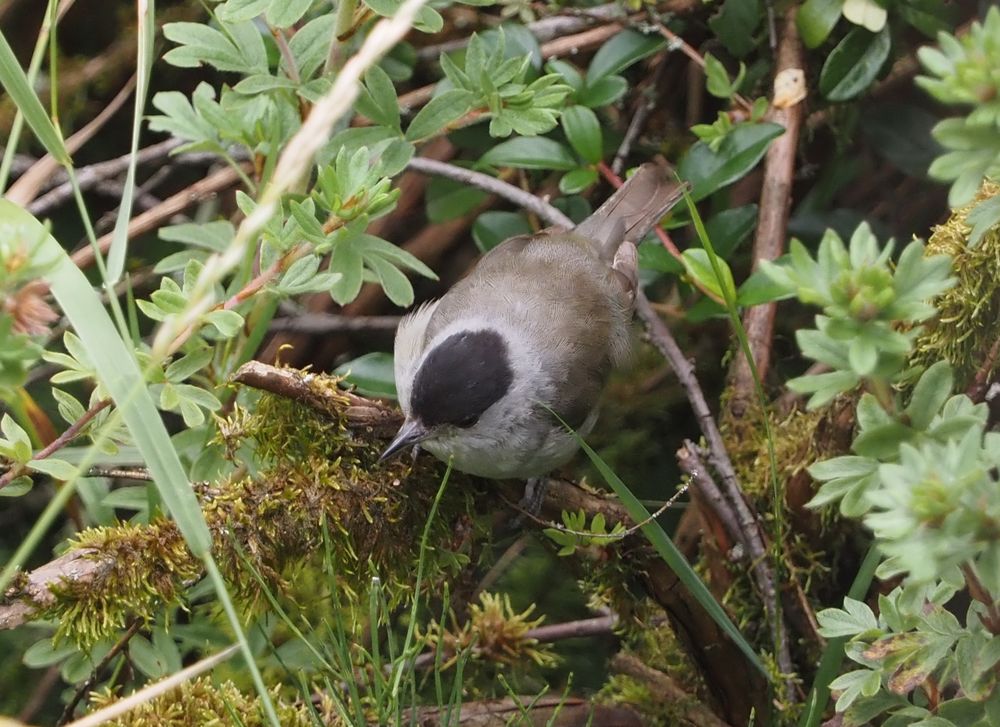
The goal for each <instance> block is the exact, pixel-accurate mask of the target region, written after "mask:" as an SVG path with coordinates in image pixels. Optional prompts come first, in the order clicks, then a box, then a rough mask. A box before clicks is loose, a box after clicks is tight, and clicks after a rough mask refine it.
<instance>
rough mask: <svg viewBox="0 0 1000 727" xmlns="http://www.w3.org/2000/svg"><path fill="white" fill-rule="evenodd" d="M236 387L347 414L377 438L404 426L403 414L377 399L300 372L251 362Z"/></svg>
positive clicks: (236, 376)
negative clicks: (260, 391) (368, 397)
mask: <svg viewBox="0 0 1000 727" xmlns="http://www.w3.org/2000/svg"><path fill="white" fill-rule="evenodd" d="M233 381H234V382H235V383H239V384H244V385H246V386H252V387H254V388H255V389H261V390H263V391H270V392H272V393H274V394H278V395H279V396H283V397H285V398H286V399H293V400H294V401H298V402H301V403H302V404H305V405H306V406H308V407H310V408H312V409H315V410H316V411H320V412H324V413H326V414H333V413H343V414H344V415H345V416H346V418H347V422H348V424H349V425H350V426H352V427H358V428H365V429H370V430H371V431H372V433H373V434H374V435H375V436H377V437H391V436H392V435H393V434H395V433H396V430H397V429H399V425H400V424H402V423H403V417H402V415H401V414H400V412H399V410H398V409H396V408H395V407H393V406H389V405H388V404H382V403H381V402H378V401H375V400H373V399H365V398H364V397H361V396H358V395H356V394H352V393H351V392H349V391H342V390H340V389H337V388H336V387H333V386H330V378H329V377H323V378H322V379H321V378H320V377H318V376H317V375H316V374H311V373H306V372H304V371H299V370H297V369H281V368H277V367H275V366H268V365H267V364H264V363H261V362H259V361H248V362H247V363H245V364H243V365H242V366H241V367H240V368H239V369H238V370H237V371H236V373H235V374H233Z"/></svg>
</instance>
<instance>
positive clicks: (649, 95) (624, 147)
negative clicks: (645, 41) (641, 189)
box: [611, 61, 667, 177]
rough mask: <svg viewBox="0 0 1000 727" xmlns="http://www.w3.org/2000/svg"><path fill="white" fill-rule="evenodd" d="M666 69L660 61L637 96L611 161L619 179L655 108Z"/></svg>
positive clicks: (665, 65)
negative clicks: (634, 107) (647, 85)
mask: <svg viewBox="0 0 1000 727" xmlns="http://www.w3.org/2000/svg"><path fill="white" fill-rule="evenodd" d="M666 67H667V64H666V63H664V62H662V61H661V62H660V64H659V65H658V66H657V67H656V72H655V73H654V74H653V79H652V81H651V82H650V84H649V87H648V88H646V89H645V90H644V91H643V92H642V93H641V94H640V95H639V99H638V106H637V107H636V110H635V113H634V114H632V120H631V121H629V124H628V129H626V130H625V136H624V137H623V138H622V143H621V144H619V145H618V150H617V151H616V152H615V157H614V159H613V160H612V161H611V171H612V172H614V173H615V174H617V175H618V176H619V177H620V176H621V174H622V171H623V170H624V169H625V160H626V159H627V158H628V155H629V153H630V152H631V151H632V145H633V144H634V143H635V140H636V139H638V138H639V134H641V133H642V129H643V127H645V125H646V119H648V118H649V115H650V114H651V113H652V112H653V109H655V108H656V100H657V97H658V93H659V87H660V80H661V79H662V78H663V72H664V69H665V68H666Z"/></svg>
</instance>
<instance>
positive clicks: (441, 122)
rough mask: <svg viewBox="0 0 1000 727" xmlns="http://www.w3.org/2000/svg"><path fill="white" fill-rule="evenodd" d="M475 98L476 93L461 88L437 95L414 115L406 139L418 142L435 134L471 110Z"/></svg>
mask: <svg viewBox="0 0 1000 727" xmlns="http://www.w3.org/2000/svg"><path fill="white" fill-rule="evenodd" d="M475 100H476V97H475V95H474V94H472V93H470V92H469V91H466V90H465V89H461V88H452V89H449V90H447V91H445V92H443V93H441V94H440V95H438V96H435V97H434V98H432V99H431V100H430V101H429V102H428V103H427V105H426V106H424V107H423V108H422V109H420V111H419V112H417V115H416V116H414V117H413V121H411V122H410V125H409V127H407V129H406V140H407V141H412V142H417V141H422V140H424V139H428V138H430V137H432V136H435V135H436V134H438V133H440V132H441V131H443V130H444V129H445V128H446V127H447V126H448V124H451V123H452V122H454V121H457V120H458V119H460V118H462V117H463V116H465V114H467V113H468V112H469V111H471V110H472V104H473V103H474V102H475Z"/></svg>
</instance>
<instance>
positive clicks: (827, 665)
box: [799, 543, 882, 727]
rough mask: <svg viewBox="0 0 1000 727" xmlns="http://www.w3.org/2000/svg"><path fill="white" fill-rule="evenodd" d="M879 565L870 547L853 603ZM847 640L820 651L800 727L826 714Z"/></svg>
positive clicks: (812, 725)
mask: <svg viewBox="0 0 1000 727" xmlns="http://www.w3.org/2000/svg"><path fill="white" fill-rule="evenodd" d="M881 561H882V553H881V552H879V549H878V546H876V545H875V544H874V543H872V544H871V545H870V546H869V547H868V552H867V553H866V554H865V559H864V560H863V561H862V562H861V567H860V568H858V572H857V574H856V575H855V576H854V582H853V583H852V584H851V588H850V590H849V591H848V593H847V595H848V596H849V597H851V598H853V599H855V600H856V601H860V600H862V599H864V597H865V594H866V593H867V592H868V587H869V586H870V585H871V584H872V579H873V578H874V577H875V569H876V568H878V564H879V563H880V562H881ZM846 641H847V638H846V637H843V636H842V637H839V638H836V639H830V640H829V641H828V642H826V648H825V649H823V656H821V657H820V660H819V666H818V667H817V669H816V677H815V678H814V679H813V685H812V689H810V690H809V698H808V699H807V700H806V708H805V711H804V712H803V713H802V718H801V719H800V720H799V727H818V725H819V723H820V720H821V719H822V718H823V712H825V711H826V704H827V702H828V701H829V700H830V682H832V681H833V680H834V679H835V678H836V677H837V675H838V674H839V673H840V664H841V662H842V661H843V659H844V643H845V642H846Z"/></svg>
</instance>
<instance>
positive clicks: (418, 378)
mask: <svg viewBox="0 0 1000 727" xmlns="http://www.w3.org/2000/svg"><path fill="white" fill-rule="evenodd" d="M682 195H683V192H682V187H681V184H680V183H679V182H677V181H676V180H675V179H674V177H673V175H672V174H671V170H670V168H669V167H668V166H667V165H666V164H665V163H661V162H647V163H645V164H643V165H641V166H640V167H639V168H638V169H637V170H636V172H635V173H634V174H633V175H632V176H631V177H629V178H628V179H626V180H625V182H624V183H623V184H622V186H621V187H620V188H619V189H618V190H617V191H616V192H614V194H612V195H611V196H610V197H609V198H608V199H607V201H606V202H605V203H604V204H602V205H601V206H600V207H599V208H598V209H597V210H596V211H595V212H594V213H593V214H591V215H590V216H589V217H587V218H586V219H585V220H583V222H581V223H580V224H579V225H577V226H576V227H575V228H574V229H572V230H569V229H566V228H563V227H558V226H556V227H550V228H547V229H544V230H541V231H540V232H538V233H535V234H530V235H518V236H516V237H511V238H509V239H507V240H505V241H504V242H502V243H500V244H499V245H497V246H496V247H494V248H493V249H492V250H490V251H489V252H487V253H486V254H485V255H483V256H482V257H481V258H480V260H479V262H478V263H477V264H476V265H475V267H474V268H473V269H472V271H471V272H470V273H469V274H468V275H467V276H466V277H464V278H463V279H462V280H460V281H459V282H458V283H456V284H455V285H454V286H452V288H451V289H450V290H448V291H447V292H446V293H445V294H444V295H443V296H442V297H441V298H439V299H438V300H436V301H432V302H428V303H425V304H423V305H421V306H420V307H419V308H417V309H416V310H415V311H413V312H412V313H410V314H409V315H407V316H406V317H404V318H403V319H402V320H401V321H400V324H399V327H398V329H397V331H396V339H395V344H394V364H393V374H394V378H395V382H396V391H397V396H398V400H399V404H400V407H401V409H402V411H403V414H404V415H405V420H404V422H403V424H402V426H401V427H400V428H399V431H398V432H397V434H396V436H395V437H394V438H393V440H392V441H391V442H390V444H389V445H388V446H387V447H386V448H385V450H384V451H383V453H382V456H381V459H382V460H385V459H387V458H389V457H391V456H393V455H394V454H396V453H397V452H400V451H401V450H403V449H405V448H407V447H409V446H412V445H418V446H419V447H420V448H421V449H424V450H426V451H428V452H430V453H431V454H432V455H434V456H435V457H437V458H438V459H440V460H442V461H445V462H448V461H450V462H451V464H452V466H453V467H454V468H455V469H456V470H459V471H461V472H465V473H468V474H471V475H476V476H479V477H484V478H490V479H497V480H505V479H524V480H527V481H528V487H527V489H526V496H525V500H524V501H522V502H523V503H526V504H528V506H529V507H530V508H533V509H534V510H535V511H536V512H537V507H538V506H539V505H540V492H541V488H540V487H539V485H540V484H541V482H542V481H543V480H542V478H543V476H544V475H547V474H549V473H551V472H552V471H553V470H555V469H557V468H559V467H561V466H563V465H564V464H566V463H567V462H568V461H569V460H570V459H571V458H572V456H573V455H574V453H575V452H576V450H577V449H578V440H577V438H576V437H575V436H574V435H573V433H572V432H570V431H568V430H567V429H566V427H565V426H564V425H563V423H561V422H560V421H559V419H561V420H562V422H565V424H567V425H569V426H570V427H572V428H573V430H575V431H576V432H577V433H578V434H580V435H585V434H587V433H588V432H589V431H590V430H591V428H592V427H593V425H594V423H595V421H596V418H597V403H598V398H599V397H600V394H601V392H602V389H603V388H604V384H605V383H606V380H607V378H608V375H609V374H610V372H611V370H612V369H613V368H614V367H615V366H618V365H621V364H623V363H624V362H625V361H626V360H627V359H628V356H629V350H630V344H631V339H632V335H631V321H632V313H633V310H634V303H635V296H636V290H637V285H638V263H637V247H636V246H637V245H638V243H639V242H640V241H641V240H642V238H643V237H644V236H645V235H646V234H647V233H648V232H649V231H650V229H652V227H653V225H655V224H656V223H657V222H658V221H659V220H660V218H661V217H662V216H663V215H664V214H665V213H666V212H667V211H668V210H669V209H670V208H671V207H672V206H673V205H674V204H676V203H677V201H678V200H679V199H680V198H681V197H682ZM554 415H558V419H557V418H556V416H554Z"/></svg>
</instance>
